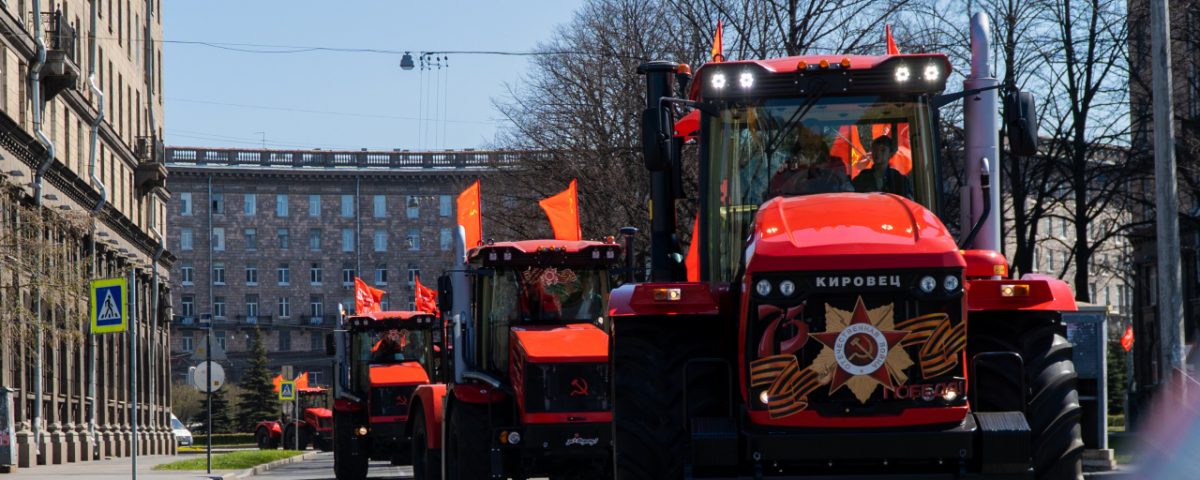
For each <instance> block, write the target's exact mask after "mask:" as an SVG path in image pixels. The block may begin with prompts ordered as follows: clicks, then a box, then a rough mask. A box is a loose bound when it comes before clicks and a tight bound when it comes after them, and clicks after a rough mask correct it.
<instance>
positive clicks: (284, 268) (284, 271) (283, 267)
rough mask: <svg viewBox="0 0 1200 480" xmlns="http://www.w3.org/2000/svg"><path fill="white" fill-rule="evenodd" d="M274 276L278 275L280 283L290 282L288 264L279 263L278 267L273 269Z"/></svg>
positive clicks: (290, 271) (290, 272)
mask: <svg viewBox="0 0 1200 480" xmlns="http://www.w3.org/2000/svg"><path fill="white" fill-rule="evenodd" d="M275 274H276V276H278V277H279V284H280V285H287V284H289V283H291V282H292V270H291V269H290V268H288V264H286V263H281V264H279V268H276V269H275Z"/></svg>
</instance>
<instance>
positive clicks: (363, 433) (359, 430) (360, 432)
mask: <svg viewBox="0 0 1200 480" xmlns="http://www.w3.org/2000/svg"><path fill="white" fill-rule="evenodd" d="M367 431H368V430H367V427H366V426H365V425H364V426H361V427H358V428H356V429H354V434H355V435H358V436H360V437H365V436H367Z"/></svg>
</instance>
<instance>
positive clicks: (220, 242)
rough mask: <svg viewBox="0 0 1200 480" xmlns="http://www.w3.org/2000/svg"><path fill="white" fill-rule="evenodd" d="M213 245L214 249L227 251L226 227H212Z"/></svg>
mask: <svg viewBox="0 0 1200 480" xmlns="http://www.w3.org/2000/svg"><path fill="white" fill-rule="evenodd" d="M212 245H213V250H216V251H218V252H223V251H225V229H224V228H221V227H216V228H214V229H212Z"/></svg>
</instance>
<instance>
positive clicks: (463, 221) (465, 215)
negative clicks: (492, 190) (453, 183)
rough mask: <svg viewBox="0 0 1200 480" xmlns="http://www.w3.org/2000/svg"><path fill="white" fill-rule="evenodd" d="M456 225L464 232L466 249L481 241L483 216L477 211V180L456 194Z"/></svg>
mask: <svg viewBox="0 0 1200 480" xmlns="http://www.w3.org/2000/svg"><path fill="white" fill-rule="evenodd" d="M458 224H459V225H461V226H462V227H463V230H466V232H467V233H466V238H464V240H465V241H466V244H467V245H466V246H467V249H472V248H475V246H476V245H479V241H480V240H482V239H483V215H482V212H480V210H479V180H476V181H475V183H472V184H471V186H469V187H467V189H466V190H463V191H462V193H460V194H458Z"/></svg>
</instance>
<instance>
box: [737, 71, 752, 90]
mask: <svg viewBox="0 0 1200 480" xmlns="http://www.w3.org/2000/svg"><path fill="white" fill-rule="evenodd" d="M738 85H741V87H742V88H750V87H753V86H754V74H753V73H750V72H742V74H741V75H739V76H738Z"/></svg>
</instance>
